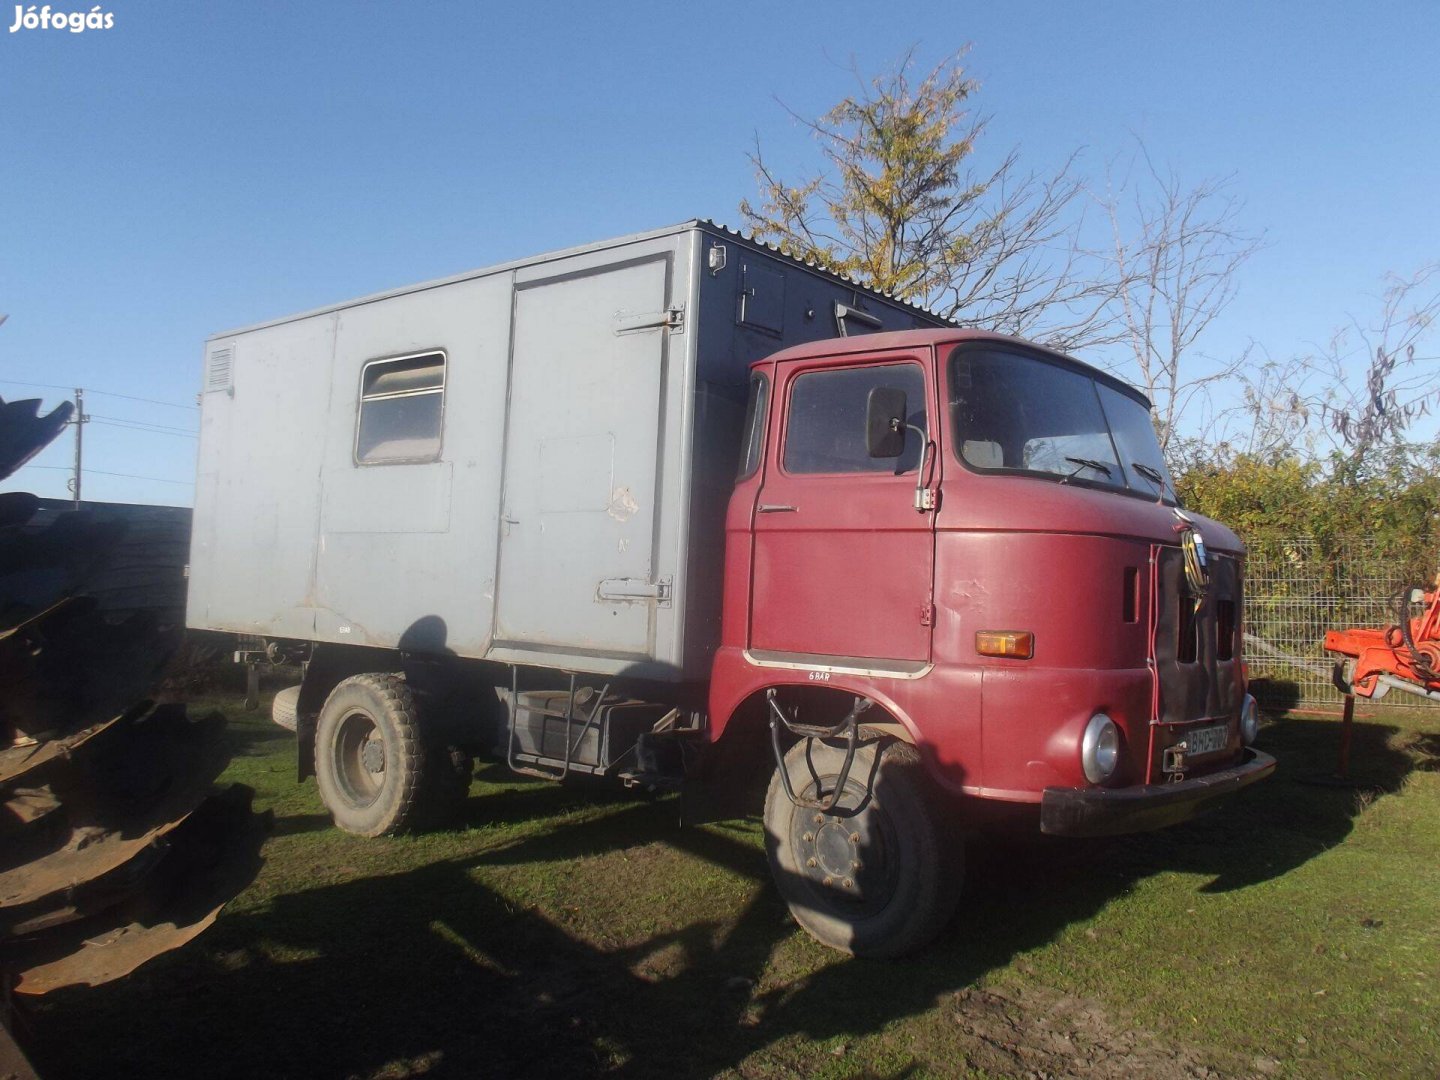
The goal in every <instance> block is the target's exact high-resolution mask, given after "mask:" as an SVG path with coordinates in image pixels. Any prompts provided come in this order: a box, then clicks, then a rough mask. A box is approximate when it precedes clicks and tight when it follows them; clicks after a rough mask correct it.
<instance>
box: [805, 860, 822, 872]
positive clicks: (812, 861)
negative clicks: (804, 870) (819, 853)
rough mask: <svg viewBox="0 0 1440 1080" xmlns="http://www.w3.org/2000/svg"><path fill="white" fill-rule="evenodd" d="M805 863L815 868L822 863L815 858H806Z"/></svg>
mask: <svg viewBox="0 0 1440 1080" xmlns="http://www.w3.org/2000/svg"><path fill="white" fill-rule="evenodd" d="M805 865H806V866H808V867H810V869H812V870H813V869H815V867H817V866H819V865H820V864H819V863H818V862H816V861H815V860H814V859H806V860H805Z"/></svg>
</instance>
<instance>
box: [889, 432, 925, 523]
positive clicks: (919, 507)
mask: <svg viewBox="0 0 1440 1080" xmlns="http://www.w3.org/2000/svg"><path fill="white" fill-rule="evenodd" d="M902 426H903V427H904V428H905V429H906V430H907V431H913V432H915V434H916V435H919V436H920V448H921V449H920V469H919V472H918V474H917V475H916V477H915V510H916V512H918V513H921V514H923V513H925V512H926V511H927V510H934V509H935V493H934V492H933V491H931V490H930V489H929V488H928V487H926V485H925V465H926V463H927V462H928V461H929V460H930V453H931V450H932V449H934V446H935V443H934V440H932V439H931V438H930V436H929V435H928V434H927V433H926V431H925V429H924V428H922V427H920V426H918V425H916V424H907V423H905V422H904V421H903V420H901V419H900V418H899V417H896V418H895V419H893V420H891V421H890V430H891V431H899V430H900V428H901V427H902Z"/></svg>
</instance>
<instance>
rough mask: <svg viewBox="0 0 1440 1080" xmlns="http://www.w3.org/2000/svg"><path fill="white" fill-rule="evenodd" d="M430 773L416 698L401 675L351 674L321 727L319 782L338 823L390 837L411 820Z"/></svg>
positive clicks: (333, 693)
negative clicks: (425, 776)
mask: <svg viewBox="0 0 1440 1080" xmlns="http://www.w3.org/2000/svg"><path fill="white" fill-rule="evenodd" d="M424 773H425V745H424V741H423V739H422V738H421V733H420V722H419V713H418V710H417V709H416V706H415V699H414V696H413V694H412V693H411V691H410V687H409V686H408V685H406V683H405V680H404V679H403V678H401V677H400V676H398V675H389V674H367V675H352V676H351V677H350V678H348V679H345V680H344V681H343V682H341V683H340V684H339V685H338V686H336V687H335V689H334V690H332V691H331V692H330V696H329V697H328V698H326V699H325V705H324V707H323V708H321V710H320V718H319V721H318V722H317V724H316V725H315V782H316V785H317V786H318V787H319V789H320V798H321V799H322V800H323V801H324V803H325V808H326V809H327V810H329V811H330V816H331V817H332V818H334V820H335V824H336V825H338V826H339V827H340V828H341V829H344V830H345V831H346V832H348V833H354V834H356V835H357V836H387V835H391V834H393V833H397V832H399V831H400V830H401V829H403V828H405V826H406V825H407V824H408V823H409V822H410V820H411V817H412V815H413V813H414V812H415V809H416V806H417V804H418V801H419V800H418V796H419V794H420V788H421V781H422V777H423V776H424Z"/></svg>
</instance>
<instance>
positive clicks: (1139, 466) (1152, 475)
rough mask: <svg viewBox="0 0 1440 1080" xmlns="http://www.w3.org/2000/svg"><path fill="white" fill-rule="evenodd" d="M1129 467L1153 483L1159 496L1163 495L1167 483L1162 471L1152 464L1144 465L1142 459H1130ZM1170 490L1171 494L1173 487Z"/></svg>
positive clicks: (1162, 496)
mask: <svg viewBox="0 0 1440 1080" xmlns="http://www.w3.org/2000/svg"><path fill="white" fill-rule="evenodd" d="M1130 467H1131V468H1132V469H1134V470H1135V471H1136V472H1137V473H1139V474H1140V475H1141V476H1143V477H1144V478H1145V479H1146V480H1149V481H1150V482H1151V483H1152V484H1154V485H1155V487H1156V489H1157V490H1158V491H1159V492H1160V497H1161V498H1164V497H1165V488H1166V486H1167V485H1166V483H1165V474H1164V473H1162V472H1161V471H1160V470H1159V469H1157V468H1155V467H1154V466H1151V465H1146V464H1145V463H1144V462H1142V461H1132V462H1131V463H1130ZM1170 490H1171V493H1172V494H1173V493H1174V490H1175V489H1174V488H1171V489H1170ZM1177 501H1178V499H1177Z"/></svg>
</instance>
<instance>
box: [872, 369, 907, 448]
mask: <svg viewBox="0 0 1440 1080" xmlns="http://www.w3.org/2000/svg"><path fill="white" fill-rule="evenodd" d="M865 448H866V449H867V450H868V451H869V452H870V456H871V457H872V458H898V457H899V456H900V455H901V454H903V453H904V452H905V391H904V390H897V389H896V388H895V387H893V386H877V387H875V388H874V389H873V390H871V391H870V395H869V397H867V398H866V399H865Z"/></svg>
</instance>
